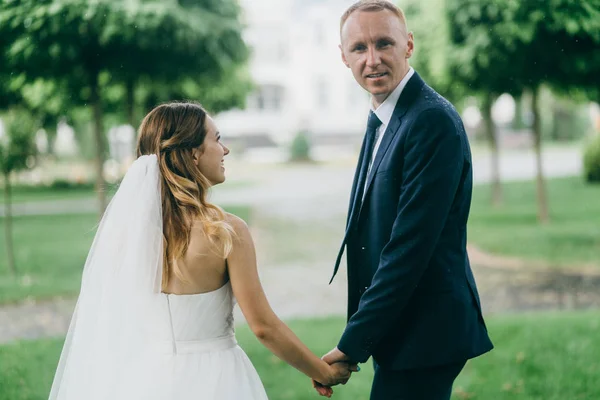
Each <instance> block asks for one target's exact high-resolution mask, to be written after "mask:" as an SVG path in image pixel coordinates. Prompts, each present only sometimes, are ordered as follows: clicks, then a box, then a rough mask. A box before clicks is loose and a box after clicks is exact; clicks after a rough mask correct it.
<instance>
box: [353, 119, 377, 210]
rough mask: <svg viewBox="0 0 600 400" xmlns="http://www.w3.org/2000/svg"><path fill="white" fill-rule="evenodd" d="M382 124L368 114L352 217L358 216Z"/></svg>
mask: <svg viewBox="0 0 600 400" xmlns="http://www.w3.org/2000/svg"><path fill="white" fill-rule="evenodd" d="M381 124H382V122H381V121H380V120H379V118H377V115H375V113H374V112H373V111H370V112H369V120H368V121H367V132H366V134H365V152H364V153H363V157H362V160H361V164H360V172H359V174H358V183H357V185H356V191H355V193H354V206H353V207H352V210H353V211H352V217H356V216H357V215H358V211H359V210H360V205H361V204H362V198H363V193H364V191H365V183H366V181H367V173H368V172H369V164H371V159H372V158H373V149H374V147H375V143H377V136H378V135H377V128H379V127H380V126H381Z"/></svg>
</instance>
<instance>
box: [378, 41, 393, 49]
mask: <svg viewBox="0 0 600 400" xmlns="http://www.w3.org/2000/svg"><path fill="white" fill-rule="evenodd" d="M391 45H392V43H391V42H390V41H389V40H380V41H378V42H377V48H378V49H384V48H386V47H388V46H391Z"/></svg>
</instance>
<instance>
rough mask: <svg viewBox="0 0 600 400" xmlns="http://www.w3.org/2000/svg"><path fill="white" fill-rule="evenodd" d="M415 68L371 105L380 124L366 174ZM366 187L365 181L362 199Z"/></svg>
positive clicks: (410, 69)
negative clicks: (388, 93) (384, 95)
mask: <svg viewBox="0 0 600 400" xmlns="http://www.w3.org/2000/svg"><path fill="white" fill-rule="evenodd" d="M414 73H415V70H414V69H413V68H412V67H410V68H409V69H408V72H407V73H406V75H405V76H404V78H402V80H401V81H400V83H399V84H398V86H396V89H394V91H393V92H392V93H391V94H390V95H389V96H388V97H387V99H385V101H384V102H383V103H381V105H380V106H379V107H377V109H373V106H371V111H373V112H374V113H375V115H377V118H379V120H380V121H381V126H379V128H377V131H376V137H377V142H375V146H374V147H373V155H372V156H371V161H370V163H369V169H368V170H367V176H369V174H370V173H371V167H372V166H373V161H375V157H376V156H377V151H378V150H379V146H380V145H381V141H382V140H383V135H384V134H385V131H386V129H387V127H388V125H389V124H390V120H391V119H392V114H394V109H395V108H396V103H398V99H400V95H401V94H402V90H404V88H405V87H406V84H407V83H408V81H409V79H410V78H411V77H412V76H413V74H414ZM366 188H367V183H366V181H365V187H364V188H363V200H364V196H365V189H366Z"/></svg>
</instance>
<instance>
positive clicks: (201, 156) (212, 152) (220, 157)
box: [194, 116, 229, 185]
mask: <svg viewBox="0 0 600 400" xmlns="http://www.w3.org/2000/svg"><path fill="white" fill-rule="evenodd" d="M205 129H206V137H205V138H204V143H203V144H202V146H200V148H199V149H198V150H197V151H195V152H194V160H195V161H196V165H197V166H198V168H199V169H200V172H202V174H203V175H204V176H205V177H206V178H207V179H208V180H209V181H210V182H211V183H212V184H213V185H218V184H219V183H223V182H225V165H224V163H225V160H224V158H225V156H226V155H227V154H229V149H228V148H227V147H226V146H225V145H224V144H223V143H221V135H220V133H219V131H218V130H217V126H216V125H215V122H214V121H213V119H212V118H211V117H209V116H207V117H206V123H205Z"/></svg>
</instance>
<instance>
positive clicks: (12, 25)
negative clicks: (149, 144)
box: [0, 0, 248, 212]
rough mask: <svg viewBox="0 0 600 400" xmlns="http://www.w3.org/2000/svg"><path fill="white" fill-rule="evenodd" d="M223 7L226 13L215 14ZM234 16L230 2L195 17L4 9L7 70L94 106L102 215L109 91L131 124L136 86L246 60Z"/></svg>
mask: <svg viewBox="0 0 600 400" xmlns="http://www.w3.org/2000/svg"><path fill="white" fill-rule="evenodd" d="M202 5H209V6H210V7H205V8H203V7H202ZM221 5H223V7H222V9H223V10H225V11H221V12H216V11H215V10H220V9H221V8H220V7H221ZM217 6H218V7H217ZM237 11H238V9H237V7H236V3H235V1H234V0H226V1H222V2H215V1H212V0H205V1H197V2H195V5H194V8H193V10H188V9H184V8H182V7H181V6H180V5H179V4H178V3H176V2H172V1H171V2H142V1H136V0H131V1H128V2H118V1H114V0H97V1H93V2H90V1H87V0H13V1H11V2H4V3H3V5H2V8H1V9H0V36H2V35H4V34H6V35H7V37H11V38H14V40H13V41H12V43H11V44H10V47H9V50H8V51H9V55H10V57H9V59H10V64H11V67H12V68H13V69H15V70H20V71H23V73H24V74H25V76H26V79H27V81H28V82H33V81H34V80H36V79H38V78H44V79H49V80H56V81H59V82H61V84H64V85H65V87H66V88H67V90H68V93H69V96H70V98H71V100H72V101H73V103H75V104H81V105H84V104H89V105H90V106H91V109H92V114H93V121H94V138H95V153H96V156H95V167H96V177H97V178H96V188H97V192H98V196H99V206H100V211H101V212H103V211H104V208H105V206H106V194H105V190H104V186H105V183H104V182H105V180H104V177H103V166H104V161H105V158H106V135H105V132H104V113H105V109H104V108H103V102H104V101H105V100H104V99H103V96H104V95H105V92H106V88H107V87H109V86H111V85H112V84H114V83H115V82H116V83H123V84H124V85H125V87H126V93H127V99H128V100H127V104H128V110H129V111H128V112H127V114H128V119H129V121H130V122H131V123H133V122H134V121H133V115H134V107H133V104H134V98H135V86H136V84H137V82H138V81H139V79H143V78H145V79H147V80H149V81H160V82H167V83H172V82H173V81H175V80H177V81H179V80H182V79H185V78H187V77H190V78H192V77H195V78H199V77H201V76H204V75H208V74H219V72H220V71H226V70H229V69H232V68H233V67H234V66H236V65H239V64H241V63H243V61H244V60H245V59H246V56H247V53H248V52H247V49H246V47H245V44H244V42H243V40H242V39H241V24H240V22H239V20H238V14H237ZM224 13H225V14H224ZM223 15H225V16H226V18H225V17H223ZM219 76H220V75H219Z"/></svg>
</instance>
